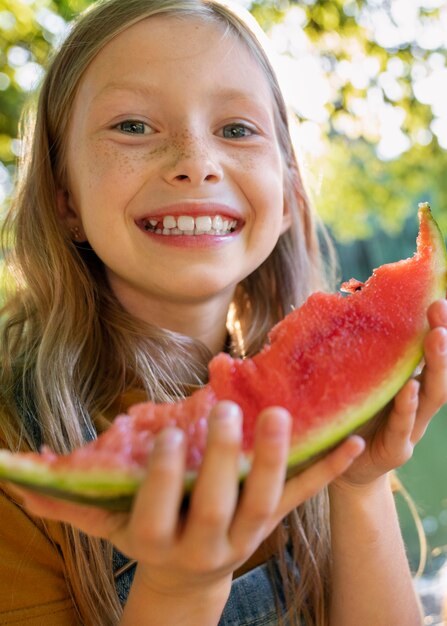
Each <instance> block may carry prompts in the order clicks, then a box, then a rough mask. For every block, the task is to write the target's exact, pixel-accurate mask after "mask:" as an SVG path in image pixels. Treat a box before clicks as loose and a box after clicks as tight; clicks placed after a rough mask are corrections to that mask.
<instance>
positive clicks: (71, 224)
mask: <svg viewBox="0 0 447 626" xmlns="http://www.w3.org/2000/svg"><path fill="white" fill-rule="evenodd" d="M56 208H57V213H58V216H59V219H60V221H61V223H62V224H63V225H64V227H65V229H66V230H67V231H68V232H69V233H70V238H71V239H73V240H74V241H77V242H80V241H86V240H87V237H86V236H85V232H84V229H83V226H82V220H81V218H80V216H79V215H78V212H77V210H76V208H75V205H74V202H73V201H72V197H71V194H70V192H69V191H67V190H66V189H62V188H61V187H58V189H57V191H56Z"/></svg>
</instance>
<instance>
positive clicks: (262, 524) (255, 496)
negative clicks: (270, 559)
mask: <svg viewBox="0 0 447 626" xmlns="http://www.w3.org/2000/svg"><path fill="white" fill-rule="evenodd" d="M290 431H291V418H290V414H289V413H288V412H287V411H286V410H284V409H282V408H273V407H272V408H270V409H267V410H266V411H264V412H263V413H261V414H260V416H259V421H258V426H257V429H256V437H255V445H254V454H253V464H252V468H251V470H250V473H249V474H248V476H247V478H246V480H245V483H244V487H243V491H242V496H241V501H240V505H239V508H238V511H237V514H236V517H235V519H234V522H233V524H232V527H231V531H230V540H231V542H232V544H233V546H235V547H236V548H237V547H238V546H239V547H245V548H247V546H249V545H250V543H251V542H254V543H257V542H258V538H259V537H260V536H261V535H263V536H264V535H265V532H264V529H265V528H266V523H267V522H270V518H271V516H272V514H273V513H274V512H275V511H276V509H277V508H278V504H279V501H280V498H281V495H282V492H283V489H284V482H285V477H286V470H287V454H288V451H289V442H290ZM263 536H262V538H264V537H263Z"/></svg>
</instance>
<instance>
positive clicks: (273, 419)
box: [263, 409, 291, 438]
mask: <svg viewBox="0 0 447 626" xmlns="http://www.w3.org/2000/svg"><path fill="white" fill-rule="evenodd" d="M290 421H291V418H290V414H289V413H288V412H287V411H286V410H284V409H281V410H278V411H275V413H274V414H269V415H268V417H267V418H266V419H265V420H264V423H263V431H264V434H265V435H267V436H268V437H269V438H272V437H278V438H279V437H281V438H282V437H284V435H286V434H287V433H288V431H289V428H290Z"/></svg>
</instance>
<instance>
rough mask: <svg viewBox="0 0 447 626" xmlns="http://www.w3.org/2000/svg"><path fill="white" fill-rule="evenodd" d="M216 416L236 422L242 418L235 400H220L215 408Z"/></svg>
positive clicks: (219, 418)
mask: <svg viewBox="0 0 447 626" xmlns="http://www.w3.org/2000/svg"><path fill="white" fill-rule="evenodd" d="M214 417H215V418H216V419H218V420H225V421H228V422H235V421H238V420H240V419H241V410H240V408H239V407H238V405H237V404H235V403H234V402H226V401H223V402H219V404H217V405H216V406H215V408H214Z"/></svg>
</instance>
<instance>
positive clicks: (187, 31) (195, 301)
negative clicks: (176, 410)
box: [0, 0, 447, 626]
mask: <svg viewBox="0 0 447 626" xmlns="http://www.w3.org/2000/svg"><path fill="white" fill-rule="evenodd" d="M33 129H34V130H33V135H32V140H31V143H30V144H29V148H28V150H25V154H26V155H27V156H26V162H25V163H24V164H23V168H24V169H23V170H22V176H21V177H20V184H19V187H18V191H17V197H16V200H15V202H14V203H13V206H12V208H11V211H10V213H9V215H8V216H7V219H6V223H5V233H6V235H7V236H8V240H9V241H10V238H11V234H13V235H14V241H15V245H14V249H13V250H12V251H7V252H8V254H7V258H8V262H9V264H10V267H11V269H12V271H13V272H14V276H15V277H16V278H17V286H16V289H15V293H14V294H12V295H11V297H10V299H9V300H8V302H7V304H6V306H5V308H4V310H3V312H2V319H3V330H2V340H1V354H2V361H1V369H0V397H1V402H2V404H1V407H2V409H1V410H2V421H1V432H0V435H1V438H2V441H3V445H4V446H7V447H9V448H11V449H14V450H17V449H34V450H36V449H39V447H40V446H41V445H42V444H43V443H44V444H46V445H48V446H50V447H51V448H52V449H54V450H55V451H57V452H59V453H63V452H66V451H68V450H70V449H72V448H74V447H76V446H79V445H81V444H82V443H84V442H85V441H87V440H89V439H91V438H92V437H95V436H96V434H97V433H98V432H100V431H102V430H104V429H106V428H107V427H108V425H110V422H111V420H113V417H114V416H115V415H116V414H117V413H119V412H120V411H123V410H125V409H126V407H127V406H129V405H130V404H132V403H134V402H136V401H137V400H142V399H144V398H150V399H151V400H155V401H167V400H174V399H176V398H178V397H179V396H183V395H185V394H187V393H188V389H190V388H191V386H192V385H200V384H204V383H206V371H207V369H206V366H207V363H208V361H209V360H210V358H211V357H212V356H213V355H214V354H216V353H217V352H219V351H221V350H227V351H229V352H230V353H231V354H233V355H234V356H241V355H252V354H254V353H255V352H257V351H258V350H259V348H260V346H262V345H263V344H264V342H265V340H266V334H267V331H268V330H269V328H270V327H271V326H272V325H273V324H274V323H276V322H277V321H278V320H280V319H281V318H282V317H283V316H284V315H285V314H286V313H287V312H288V311H289V310H290V307H292V306H298V305H299V304H300V303H302V301H303V299H304V298H305V297H306V296H307V295H308V294H309V293H310V292H311V291H313V290H315V289H317V288H321V287H322V286H324V273H323V266H324V264H323V262H322V258H321V254H320V250H319V246H318V237H317V231H316V221H315V217H314V216H313V214H312V212H311V209H310V207H309V205H308V202H307V199H306V195H305V193H304V190H303V187H302V183H301V178H300V173H299V169H298V165H297V161H296V158H295V156H294V152H293V148H292V143H291V139H290V136H289V132H288V126H287V113H286V108H285V105H284V102H283V99H282V96H281V93H280V90H279V87H278V84H277V82H276V78H275V75H274V73H273V70H272V68H271V65H270V63H269V61H268V59H267V56H266V55H265V53H264V51H263V49H262V47H261V45H260V43H259V41H258V38H257V35H256V32H255V30H253V27H249V26H247V24H246V23H245V22H244V21H243V20H242V19H240V17H238V15H237V14H236V12H234V11H232V10H231V9H229V8H228V7H226V6H224V5H223V4H220V3H217V2H214V1H213V0H211V1H206V0H126V2H123V1H122V0H108V1H106V2H102V3H100V4H98V5H97V6H95V7H94V8H92V9H91V10H90V11H88V12H86V13H85V15H83V16H81V18H80V19H79V21H78V22H77V24H75V26H74V27H73V29H72V31H71V33H70V34H69V36H68V38H67V40H66V41H65V43H64V44H63V45H62V47H61V50H60V51H59V52H58V53H57V54H56V56H55V58H54V59H53V62H52V64H51V66H50V68H49V70H48V73H47V76H46V78H45V80H44V83H43V85H42V90H41V94H40V99H39V103H38V107H37V115H36V121H35V124H34V126H33ZM229 312H231V313H232V314H233V315H235V316H236V318H237V321H238V325H239V328H240V330H241V333H240V334H241V335H242V340H243V341H241V340H240V336H239V337H236V338H235V337H234V336H233V335H232V332H231V331H232V327H231V326H229V324H228V323H227V320H228V319H229ZM428 319H429V322H430V325H431V331H430V332H429V334H428V336H427V340H426V343H425V360H426V367H425V370H424V374H423V376H422V382H421V384H419V383H418V382H417V381H416V380H411V381H409V382H408V383H407V385H406V386H405V387H404V388H403V389H402V391H401V392H400V393H399V394H398V396H396V398H395V402H394V407H393V408H392V409H391V411H390V414H389V416H388V418H387V420H386V422H385V423H384V424H383V426H382V427H381V428H380V430H378V431H377V432H376V433H375V434H374V436H372V437H371V438H370V439H369V440H368V441H367V442H366V444H365V442H363V440H361V439H360V438H359V437H351V438H349V439H347V440H346V441H345V442H344V443H343V444H341V445H340V446H339V447H338V448H337V449H336V450H335V451H333V452H331V453H330V454H329V455H328V456H327V457H326V458H325V459H323V460H321V461H319V462H318V463H316V464H314V465H313V466H312V467H311V468H310V469H308V470H306V471H305V472H303V473H302V474H301V475H300V476H298V477H295V478H293V479H291V480H289V481H287V482H284V476H285V466H286V458H287V449H288V441H289V439H288V438H289V427H290V424H289V422H290V416H289V415H288V414H287V413H286V412H285V411H284V410H282V409H280V408H274V407H272V408H271V409H268V410H267V411H264V412H263V414H261V415H260V416H259V420H258V429H257V433H256V444H255V455H254V463H253V468H252V470H251V473H250V475H249V477H248V479H247V481H246V483H245V486H244V489H243V491H242V493H241V494H240V496H239V494H238V456H239V450H240V438H241V417H242V416H241V415H240V411H239V409H238V407H237V406H235V405H233V404H231V403H228V402H224V403H221V404H220V405H218V406H217V407H216V408H215V410H214V411H213V414H212V415H211V418H210V424H209V437H208V446H207V451H206V454H205V458H204V462H203V465H202V468H201V471H200V474H199V478H198V481H197V484H196V487H195V489H194V493H193V495H192V499H191V504H190V507H189V509H188V511H187V513H182V512H181V499H182V485H183V473H184V466H185V443H184V441H183V437H182V433H181V432H180V431H179V430H177V429H176V428H169V429H167V430H165V431H164V432H162V433H161V434H160V436H159V437H158V439H157V442H156V445H155V449H154V454H153V455H152V457H151V460H150V463H149V465H148V469H147V477H146V480H145V482H144V484H143V486H142V487H141V489H140V491H139V494H138V496H137V498H136V501H135V505H134V507H133V510H132V511H131V513H129V514H124V513H106V512H104V511H100V510H96V509H94V508H86V507H80V506H75V505H71V504H64V503H60V502H56V501H52V500H51V499H49V498H44V497H41V496H37V495H32V494H31V493H25V492H20V493H19V492H18V490H17V489H13V488H12V487H10V486H3V487H2V490H1V491H0V519H1V531H0V553H1V555H2V559H1V562H0V618H1V619H0V621H1V622H2V623H4V624H8V623H26V624H31V625H32V624H36V625H37V624H40V623H45V624H46V625H47V626H51V625H54V626H56V625H57V626H65V625H72V624H85V625H101V626H102V625H109V624H118V623H120V624H123V625H129V626H130V625H131V626H136V625H140V624H141V625H142V624H145V625H149V626H155V625H157V626H167V625H171V624H172V625H174V624H175V625H176V626H177V625H180V624H181V625H184V626H188V625H191V626H213V625H217V624H219V625H220V626H230V625H236V624H237V625H238V626H249V625H252V626H255V625H258V626H259V625H260V624H262V625H263V626H269V625H273V624H278V623H284V624H306V625H307V626H310V625H314V626H325V625H330V626H350V625H355V626H358V625H359V624H361V625H362V626H382V625H383V626H389V625H390V624H396V625H397V624H405V626H412V625H416V624H420V623H421V614H420V610H419V604H418V601H417V598H416V596H415V593H414V591H413V586H412V580H411V574H410V571H409V567H408V563H407V560H406V556H405V550H404V546H403V542H402V539H401V536H400V531H399V525H398V520H397V516H396V512H395V508H394V503H393V497H392V493H391V489H390V484H389V480H388V473H389V472H390V471H391V470H392V469H393V468H395V467H397V466H398V465H400V464H402V463H404V462H405V461H406V460H407V459H408V458H410V456H411V453H412V449H413V446H414V445H415V443H417V441H418V440H419V439H420V438H421V436H422V434H423V432H424V430H425V428H426V426H427V424H428V423H429V420H430V419H431V417H432V415H433V414H434V413H435V412H436V411H437V409H438V408H439V407H440V405H441V404H442V403H443V402H444V400H445V393H446V392H445V389H446V354H445V353H446V348H447V344H446V325H447V309H446V303H445V302H436V303H435V304H434V305H432V307H430V309H429V311H428ZM327 485H329V487H328V489H326V487H327Z"/></svg>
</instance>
